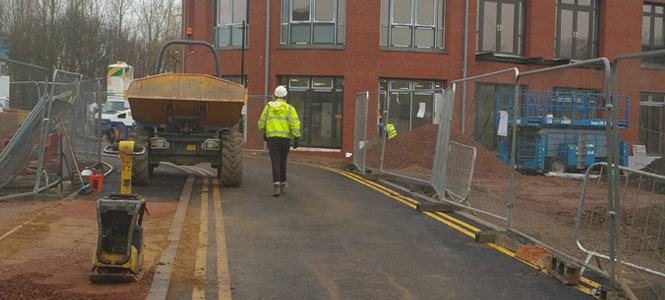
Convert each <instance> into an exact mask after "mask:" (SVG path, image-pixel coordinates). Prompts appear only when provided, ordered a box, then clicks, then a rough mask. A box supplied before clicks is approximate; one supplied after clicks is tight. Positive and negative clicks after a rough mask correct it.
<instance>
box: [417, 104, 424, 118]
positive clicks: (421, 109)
mask: <svg viewBox="0 0 665 300" xmlns="http://www.w3.org/2000/svg"><path fill="white" fill-rule="evenodd" d="M416 117H418V118H421V119H422V118H424V117H425V102H420V103H418V114H417V115H416Z"/></svg>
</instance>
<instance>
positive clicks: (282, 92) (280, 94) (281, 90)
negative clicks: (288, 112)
mask: <svg viewBox="0 0 665 300" xmlns="http://www.w3.org/2000/svg"><path fill="white" fill-rule="evenodd" d="M287 93H288V92H287V91H286V88H285V87H284V86H283V85H280V86H278V87H277V88H275V97H277V98H284V97H286V94H287Z"/></svg>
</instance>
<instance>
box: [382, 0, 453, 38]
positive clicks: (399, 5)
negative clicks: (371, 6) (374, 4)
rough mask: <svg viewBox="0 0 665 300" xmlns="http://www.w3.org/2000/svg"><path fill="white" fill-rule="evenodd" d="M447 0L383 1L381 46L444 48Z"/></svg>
mask: <svg viewBox="0 0 665 300" xmlns="http://www.w3.org/2000/svg"><path fill="white" fill-rule="evenodd" d="M444 9H445V1H444V0H382V1H381V46H390V47H405V48H425V49H443V47H444V43H443V41H444V32H443V28H444Z"/></svg>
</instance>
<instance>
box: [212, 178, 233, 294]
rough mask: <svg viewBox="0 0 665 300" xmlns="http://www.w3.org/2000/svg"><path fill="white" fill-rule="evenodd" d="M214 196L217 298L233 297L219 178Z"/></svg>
mask: <svg viewBox="0 0 665 300" xmlns="http://www.w3.org/2000/svg"><path fill="white" fill-rule="evenodd" d="M213 184H214V187H213V198H214V201H213V202H214V204H215V234H216V236H215V237H216V240H217V295H218V296H217V298H218V299H220V300H222V299H231V280H230V278H231V275H230V272H229V258H228V255H227V252H226V233H225V231H224V219H222V218H223V215H222V199H221V197H220V196H219V180H218V179H217V178H215V179H213Z"/></svg>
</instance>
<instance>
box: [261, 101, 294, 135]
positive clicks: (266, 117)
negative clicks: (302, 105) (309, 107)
mask: <svg viewBox="0 0 665 300" xmlns="http://www.w3.org/2000/svg"><path fill="white" fill-rule="evenodd" d="M259 131H260V132H261V135H263V136H265V137H283V138H292V137H300V120H299V119H298V113H297V112H296V109H295V108H293V106H291V105H289V104H288V103H286V101H284V99H281V98H277V100H275V101H270V102H268V105H266V107H265V108H263V113H261V119H259Z"/></svg>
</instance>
